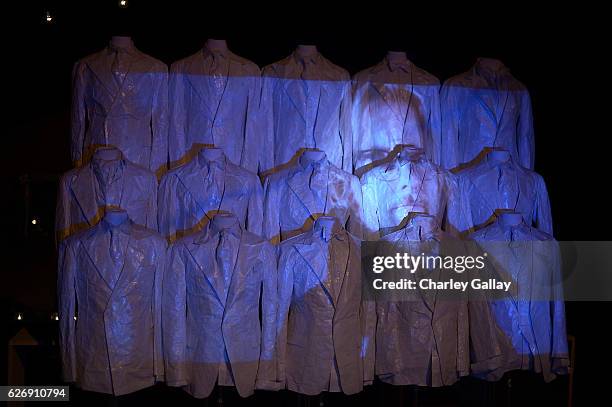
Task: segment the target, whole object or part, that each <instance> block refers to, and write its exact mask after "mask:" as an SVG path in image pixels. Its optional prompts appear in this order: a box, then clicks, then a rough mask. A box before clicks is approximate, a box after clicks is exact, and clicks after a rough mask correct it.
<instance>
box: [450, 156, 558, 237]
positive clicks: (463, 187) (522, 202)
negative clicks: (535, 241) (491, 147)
mask: <svg viewBox="0 0 612 407" xmlns="http://www.w3.org/2000/svg"><path fill="white" fill-rule="evenodd" d="M490 154H491V153H489V155H487V156H486V157H485V158H484V159H483V160H482V161H481V162H480V163H478V164H476V165H475V166H473V167H468V168H467V169H465V170H462V171H460V172H458V173H457V178H458V181H459V190H460V191H461V197H462V200H463V201H465V202H468V205H469V207H468V210H467V214H466V216H464V217H463V218H462V219H463V221H465V222H466V223H465V224H463V225H462V226H461V227H460V228H459V229H460V230H461V231H466V230H468V229H478V228H479V227H482V226H485V225H486V224H487V223H489V222H491V221H492V220H493V219H494V213H495V212H496V211H498V210H499V209H511V210H516V211H518V212H521V213H522V214H523V217H524V219H525V222H526V223H527V224H528V225H533V226H535V227H536V228H538V229H540V230H542V231H544V232H546V233H548V234H552V215H551V211H550V202H549V200H548V192H547V190H546V184H545V183H544V179H543V178H542V177H541V176H540V175H539V174H537V173H535V172H533V171H530V170H527V169H525V168H523V167H521V166H519V165H517V164H516V163H515V161H514V160H513V159H512V158H509V159H506V160H505V161H504V160H497V159H494V158H493V157H492V156H491V155H490Z"/></svg>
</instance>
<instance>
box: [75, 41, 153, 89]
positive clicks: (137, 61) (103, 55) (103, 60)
mask: <svg viewBox="0 0 612 407" xmlns="http://www.w3.org/2000/svg"><path fill="white" fill-rule="evenodd" d="M116 52H117V51H116V49H115V48H111V47H110V46H108V47H106V49H104V50H103V51H101V52H98V53H97V54H95V55H94V56H92V57H91V58H89V59H88V60H87V66H89V68H90V69H91V70H92V72H93V73H94V74H95V76H96V77H97V78H98V80H99V81H100V83H101V84H102V86H103V87H104V88H105V89H106V90H107V91H108V92H109V93H110V95H112V96H115V95H116V94H117V93H118V92H119V91H120V90H121V89H123V88H124V87H125V86H127V85H128V83H132V78H131V75H132V73H134V72H135V73H137V74H140V75H141V76H142V75H144V74H146V73H148V72H150V70H151V69H150V68H151V66H152V65H153V63H154V62H153V61H154V60H153V58H147V57H143V54H142V53H141V52H140V51H138V49H136V48H135V47H131V48H129V49H125V50H121V51H120V52H125V54H126V55H127V56H128V58H127V60H128V71H127V74H126V77H125V79H124V80H123V83H122V85H121V87H120V86H119V85H118V84H117V81H116V80H115V78H114V76H113V72H112V69H111V67H112V64H113V61H114V59H115V55H116ZM115 99H120V98H115Z"/></svg>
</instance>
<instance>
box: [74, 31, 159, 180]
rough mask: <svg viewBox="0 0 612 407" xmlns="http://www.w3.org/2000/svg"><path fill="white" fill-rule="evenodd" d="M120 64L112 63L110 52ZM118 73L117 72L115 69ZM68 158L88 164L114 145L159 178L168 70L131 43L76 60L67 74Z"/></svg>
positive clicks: (110, 47)
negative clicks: (93, 156)
mask: <svg viewBox="0 0 612 407" xmlns="http://www.w3.org/2000/svg"><path fill="white" fill-rule="evenodd" d="M117 54H119V55H120V58H122V62H121V63H120V65H119V66H118V67H117V66H116V62H115V56H116V55H117ZM115 71H117V72H118V73H115ZM72 92H73V94H72V117H71V122H72V136H71V137H72V139H71V157H72V161H73V162H74V164H75V166H77V167H78V166H81V165H83V164H85V163H87V162H88V161H89V159H90V157H91V154H92V153H93V151H94V150H95V148H96V147H98V146H101V145H104V146H108V145H111V146H115V147H117V148H118V149H120V150H121V151H122V152H123V154H124V155H125V157H126V158H127V159H128V160H129V161H131V162H133V163H135V164H138V165H141V166H143V167H145V168H148V169H150V170H151V171H153V172H155V173H156V174H157V175H158V177H160V176H161V175H162V174H163V172H164V171H165V170H166V168H167V160H168V68H167V67H166V64H164V63H163V62H161V61H158V60H157V59H154V58H152V57H150V56H149V55H146V54H144V53H142V52H140V51H138V50H137V49H136V48H135V47H134V44H133V43H130V44H129V45H128V44H123V45H122V44H118V43H115V42H113V41H111V44H110V45H109V46H108V47H107V48H105V49H104V50H102V51H100V52H97V53H95V54H92V55H90V56H87V57H85V58H83V59H82V60H80V61H78V62H77V63H76V64H75V66H74V69H73V74H72Z"/></svg>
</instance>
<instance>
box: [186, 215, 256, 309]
mask: <svg viewBox="0 0 612 407" xmlns="http://www.w3.org/2000/svg"><path fill="white" fill-rule="evenodd" d="M219 233H229V234H230V235H231V236H233V237H236V238H237V239H238V247H237V252H236V257H235V260H234V264H232V265H231V266H230V269H231V270H232V275H231V277H230V283H229V287H227V290H225V292H226V294H227V296H225V295H223V293H224V285H225V280H224V278H223V276H219V275H217V276H216V275H215V274H216V273H215V270H216V268H217V266H216V257H215V249H216V244H217V242H218V237H219ZM244 236H245V234H244V233H243V231H242V228H241V227H240V223H239V222H238V220H237V219H236V223H234V224H232V226H231V227H229V228H227V229H224V231H221V232H220V231H219V230H218V229H216V228H215V227H214V226H213V224H212V222H208V224H207V225H206V229H205V230H204V231H202V232H200V234H199V235H198V236H196V238H195V239H193V240H192V242H191V244H188V245H186V248H187V251H188V253H189V255H190V256H191V258H192V260H193V262H194V264H195V265H196V267H197V268H198V269H200V271H201V272H202V274H203V275H204V277H205V278H206V280H207V281H208V284H209V285H210V286H211V288H212V290H213V292H214V294H215V297H216V298H217V300H218V301H219V303H220V304H221V306H223V307H225V306H226V304H227V302H228V301H231V298H233V296H232V291H233V289H234V288H235V282H234V280H235V278H236V274H238V273H239V272H241V271H242V272H244V271H246V270H241V269H239V268H238V269H237V265H238V263H240V262H241V251H242V248H243V246H244V243H246V242H244V239H243V237H244Z"/></svg>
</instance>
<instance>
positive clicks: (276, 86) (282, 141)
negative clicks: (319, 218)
mask: <svg viewBox="0 0 612 407" xmlns="http://www.w3.org/2000/svg"><path fill="white" fill-rule="evenodd" d="M304 65H306V68H304ZM262 76H263V89H262V100H261V116H262V119H261V120H262V126H263V128H264V129H265V139H266V143H267V146H266V151H270V152H272V153H273V156H271V157H269V160H270V161H271V164H270V165H269V167H268V168H267V169H268V170H269V169H272V168H276V169H281V168H284V166H286V165H288V163H289V162H290V161H291V160H292V158H295V157H296V153H298V151H299V150H300V149H304V148H317V149H319V150H322V151H325V153H326V154H327V157H328V159H329V161H330V162H331V163H333V164H334V165H335V166H336V167H338V168H342V169H343V170H344V171H347V172H349V173H352V137H351V125H350V115H351V101H352V100H351V90H350V87H351V85H350V75H349V73H348V72H347V71H346V70H344V69H342V68H340V67H339V66H336V65H334V64H332V63H331V62H330V61H328V60H327V59H326V58H324V57H323V56H322V55H321V54H319V53H318V52H316V53H315V54H314V55H311V56H307V57H301V56H299V55H298V53H297V52H294V53H293V54H291V55H290V56H288V57H287V58H285V59H283V60H281V61H279V62H276V63H274V64H272V65H268V66H266V67H265V68H264V69H263V71H262ZM262 137H263V136H262Z"/></svg>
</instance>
